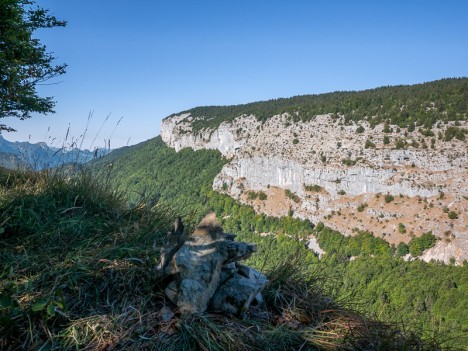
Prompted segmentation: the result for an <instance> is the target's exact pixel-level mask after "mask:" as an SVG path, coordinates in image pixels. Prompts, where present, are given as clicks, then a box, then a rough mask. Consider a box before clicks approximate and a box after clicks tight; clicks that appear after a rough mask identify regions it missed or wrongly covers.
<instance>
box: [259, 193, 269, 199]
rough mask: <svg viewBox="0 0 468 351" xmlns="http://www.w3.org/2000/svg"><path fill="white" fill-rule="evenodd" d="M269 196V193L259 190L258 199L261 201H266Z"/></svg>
mask: <svg viewBox="0 0 468 351" xmlns="http://www.w3.org/2000/svg"><path fill="white" fill-rule="evenodd" d="M267 198H268V196H267V194H265V193H264V192H263V191H259V192H258V199H259V200H261V201H265V200H266V199H267Z"/></svg>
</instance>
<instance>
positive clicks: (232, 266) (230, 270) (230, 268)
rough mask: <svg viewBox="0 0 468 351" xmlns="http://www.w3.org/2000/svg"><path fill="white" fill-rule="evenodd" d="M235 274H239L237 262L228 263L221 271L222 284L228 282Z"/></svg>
mask: <svg viewBox="0 0 468 351" xmlns="http://www.w3.org/2000/svg"><path fill="white" fill-rule="evenodd" d="M234 273H237V267H236V263H235V262H231V263H227V264H225V265H224V266H223V268H222V269H221V276H220V282H219V283H220V284H223V283H224V282H225V281H226V280H228V279H229V278H230V277H231V276H232V275H233V274H234Z"/></svg>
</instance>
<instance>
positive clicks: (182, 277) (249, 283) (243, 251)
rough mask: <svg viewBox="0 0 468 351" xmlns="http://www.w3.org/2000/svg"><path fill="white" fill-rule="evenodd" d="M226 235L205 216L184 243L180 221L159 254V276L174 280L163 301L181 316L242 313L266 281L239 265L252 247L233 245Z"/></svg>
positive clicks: (213, 220) (230, 237) (257, 273)
mask: <svg viewBox="0 0 468 351" xmlns="http://www.w3.org/2000/svg"><path fill="white" fill-rule="evenodd" d="M234 238H235V235H233V234H225V233H223V230H222V228H221V226H220V225H219V223H218V221H217V220H216V216H215V215H214V213H211V214H208V215H207V216H206V217H205V218H204V219H203V220H202V221H201V222H200V224H199V225H198V227H197V228H196V229H195V231H194V232H193V233H192V234H191V235H190V236H189V237H187V238H185V236H184V231H183V226H182V223H181V221H180V219H178V220H177V221H176V224H175V226H174V230H172V232H171V233H170V234H169V235H168V239H167V240H166V246H165V247H164V248H163V249H162V251H161V260H160V264H159V266H158V271H159V272H160V274H161V275H162V277H169V278H172V279H171V280H170V282H169V284H168V285H167V287H166V289H165V294H166V296H167V298H168V299H169V300H170V301H171V302H172V303H174V304H175V305H177V307H178V310H179V312H180V313H182V314H192V313H201V312H204V311H206V310H207V309H208V307H209V306H210V304H211V307H210V308H211V309H212V310H216V311H222V312H226V313H230V314H241V313H243V312H245V311H246V310H247V309H248V308H249V306H250V305H251V304H252V302H254V300H257V301H261V291H262V290H263V288H264V287H265V285H266V283H267V282H268V280H267V278H266V277H265V276H264V275H263V274H262V273H260V272H258V271H256V270H254V269H252V268H250V267H247V266H243V265H241V264H239V263H238V261H239V260H243V259H246V258H248V257H250V255H251V254H252V253H253V252H255V251H256V246H255V245H254V244H247V243H243V242H235V241H234Z"/></svg>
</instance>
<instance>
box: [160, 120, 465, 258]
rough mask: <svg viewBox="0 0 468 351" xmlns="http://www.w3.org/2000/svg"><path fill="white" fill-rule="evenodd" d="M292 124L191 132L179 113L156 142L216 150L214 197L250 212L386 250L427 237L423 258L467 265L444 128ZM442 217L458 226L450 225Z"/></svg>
mask: <svg viewBox="0 0 468 351" xmlns="http://www.w3.org/2000/svg"><path fill="white" fill-rule="evenodd" d="M291 117H292V116H291V115H289V114H281V115H276V116H273V117H272V118H270V119H267V120H266V121H263V122H261V121H258V120H257V119H256V118H255V117H254V116H246V115H242V116H239V117H238V118H235V119H234V120H232V121H225V122H223V123H221V124H220V125H219V126H218V127H215V128H213V129H210V128H205V129H202V130H200V131H196V132H195V131H194V130H193V128H192V124H193V122H194V121H195V120H196V118H193V117H192V116H191V115H190V114H189V113H186V114H181V115H176V116H172V117H169V118H166V119H165V120H163V122H162V132H161V136H162V138H163V140H164V141H165V142H166V144H167V145H169V146H171V147H173V148H175V149H176V150H177V151H178V150H180V149H182V148H185V147H190V148H193V149H201V148H206V149H217V150H219V151H220V152H221V153H222V154H223V155H224V156H225V157H227V158H228V159H229V160H230V162H229V163H227V164H226V165H225V166H224V168H223V169H222V171H221V172H220V174H218V176H217V177H216V179H215V180H214V183H213V188H214V189H216V190H218V191H221V192H225V193H227V194H229V195H231V196H233V197H235V198H237V199H239V200H240V201H242V202H244V203H247V204H249V205H252V206H253V207H254V208H255V209H256V210H257V211H260V212H264V213H267V214H269V215H276V216H281V215H286V214H287V213H288V212H290V211H293V212H294V216H297V217H300V218H309V219H310V220H312V221H313V222H319V221H321V222H324V223H325V224H326V225H328V226H330V227H332V228H334V229H337V230H339V231H340V232H342V233H344V234H346V235H352V234H353V233H354V232H357V231H360V230H367V231H369V232H372V233H373V234H374V235H375V236H380V237H382V238H384V239H385V240H387V241H388V242H390V243H393V244H398V243H399V242H401V241H403V242H408V241H409V240H410V239H411V237H414V236H419V235H421V234H422V233H424V232H428V231H432V232H433V234H434V235H436V236H437V237H438V238H440V240H439V241H438V242H437V244H436V246H435V247H434V248H432V249H431V250H428V251H427V252H425V253H424V255H423V256H422V257H421V258H422V259H424V260H431V259H437V260H442V261H445V262H449V260H450V259H451V258H452V257H454V258H455V259H456V261H457V262H461V261H463V260H465V259H468V221H467V208H468V206H467V199H468V185H467V184H468V183H467V182H466V179H467V176H468V167H467V165H468V162H467V159H468V158H467V144H466V141H461V140H457V139H455V138H454V139H452V140H450V141H445V139H444V137H443V136H444V133H445V130H446V129H447V128H448V127H449V126H451V125H453V123H452V122H448V123H445V124H444V123H437V124H435V126H434V127H433V128H432V129H431V130H430V131H428V130H425V131H423V130H420V129H419V128H416V129H415V130H413V131H409V130H407V129H405V128H398V127H397V126H392V125H390V126H387V129H386V130H385V131H384V125H377V126H375V127H374V128H371V126H370V125H369V124H368V123H367V122H366V121H363V122H360V123H359V124H356V123H354V122H351V123H345V120H344V118H343V117H342V116H340V115H332V114H324V115H318V116H315V117H314V118H312V119H311V120H310V121H307V122H301V121H299V122H293V121H292V118H291ZM458 124H459V125H458V128H461V129H466V128H467V123H466V122H458ZM358 128H359V129H358ZM423 134H424V135H423ZM286 189H288V190H289V191H286ZM250 191H262V192H264V193H265V194H266V199H264V200H259V199H254V200H250V199H249V196H248V194H249V192H250ZM450 211H453V212H455V213H456V214H457V217H458V218H455V219H450V218H449V216H448V212H450ZM400 224H403V225H404V228H405V231H404V232H403V231H402V230H401V229H399V228H400V227H401V226H400Z"/></svg>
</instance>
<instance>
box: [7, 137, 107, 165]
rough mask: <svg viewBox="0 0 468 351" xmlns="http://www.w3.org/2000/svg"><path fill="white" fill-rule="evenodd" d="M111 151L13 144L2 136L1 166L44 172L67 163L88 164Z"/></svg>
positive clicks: (40, 144) (43, 144) (22, 143)
mask: <svg viewBox="0 0 468 351" xmlns="http://www.w3.org/2000/svg"><path fill="white" fill-rule="evenodd" d="M110 151H111V150H108V149H102V148H98V149H95V150H93V151H90V150H80V149H78V148H58V147H53V146H48V145H47V144H46V143H43V142H42V143H36V144H32V143H29V142H18V141H16V142H11V141H8V140H6V139H4V138H3V137H2V136H1V135H0V166H1V167H4V168H10V169H16V168H30V169H34V170H42V169H46V168H53V167H57V166H60V165H63V164H67V163H79V164H81V163H86V162H88V161H91V160H92V159H94V158H98V157H101V156H104V155H106V154H107V153H109V152H110Z"/></svg>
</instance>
